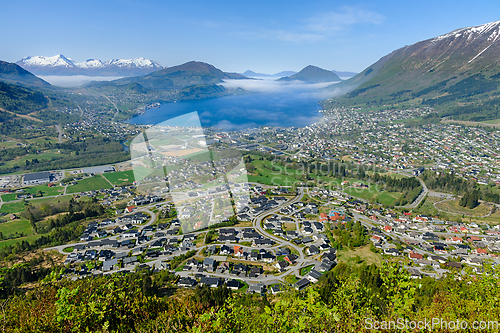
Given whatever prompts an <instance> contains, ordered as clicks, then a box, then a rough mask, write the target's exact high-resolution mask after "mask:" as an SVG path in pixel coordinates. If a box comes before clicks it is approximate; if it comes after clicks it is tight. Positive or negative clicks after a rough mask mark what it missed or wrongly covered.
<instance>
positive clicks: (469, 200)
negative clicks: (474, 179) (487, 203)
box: [458, 189, 479, 209]
mask: <svg viewBox="0 0 500 333" xmlns="http://www.w3.org/2000/svg"><path fill="white" fill-rule="evenodd" d="M458 204H459V205H460V206H462V207H467V208H469V209H474V208H476V207H477V206H479V190H477V189H476V190H474V191H472V192H467V193H465V194H464V196H463V197H462V198H461V199H460V201H459V202H458Z"/></svg>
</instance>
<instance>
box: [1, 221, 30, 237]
mask: <svg viewBox="0 0 500 333" xmlns="http://www.w3.org/2000/svg"><path fill="white" fill-rule="evenodd" d="M0 232H1V233H2V234H3V235H4V236H5V237H10V236H12V235H15V234H16V232H17V233H19V234H21V233H23V234H24V235H26V236H30V235H32V234H33V230H32V229H31V225H30V222H29V221H28V220H24V219H20V220H13V221H8V222H4V223H0Z"/></svg>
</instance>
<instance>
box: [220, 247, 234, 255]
mask: <svg viewBox="0 0 500 333" xmlns="http://www.w3.org/2000/svg"><path fill="white" fill-rule="evenodd" d="M232 253H233V251H232V250H231V248H230V247H229V246H227V245H222V246H221V247H220V254H221V255H230V254H232Z"/></svg>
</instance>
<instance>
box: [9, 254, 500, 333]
mask: <svg viewBox="0 0 500 333" xmlns="http://www.w3.org/2000/svg"><path fill="white" fill-rule="evenodd" d="M19 271H20V268H19V267H14V268H11V269H9V272H8V273H7V274H5V273H4V281H3V282H2V286H5V280H6V279H12V278H13V277H14V278H15V276H14V275H15V274H14V273H13V272H19ZM63 272H64V269H62V270H60V269H57V270H54V271H53V272H52V273H50V274H48V275H47V276H46V277H45V278H44V280H43V281H42V282H41V283H40V285H39V287H37V288H36V289H34V290H30V291H28V292H26V293H24V291H25V290H23V289H17V292H14V291H15V290H11V293H10V296H9V297H8V298H6V299H5V300H4V301H3V302H2V307H3V310H4V312H3V313H2V314H1V315H0V316H1V317H2V320H1V321H0V322H1V323H2V328H3V331H5V332H87V331H88V332H363V331H368V328H369V326H368V325H367V323H369V322H373V321H379V322H380V321H397V320H398V319H402V320H403V321H404V320H410V321H421V320H425V319H426V318H427V319H428V320H430V319H431V318H442V319H443V320H445V321H456V320H460V321H466V322H467V323H469V327H470V326H471V325H472V323H473V322H474V321H485V322H487V321H495V320H498V318H500V306H499V303H498V302H497V298H498V295H499V294H500V284H499V283H498V278H499V277H500V275H499V273H500V272H499V271H498V268H497V269H496V270H495V269H493V268H491V267H488V268H487V269H486V270H485V273H488V274H482V275H476V276H474V275H472V274H470V275H468V276H462V277H461V278H458V275H454V274H452V275H450V276H448V277H446V278H443V279H441V280H435V279H431V278H424V279H421V280H419V279H411V278H410V276H409V275H408V274H407V273H406V271H404V269H402V268H401V267H399V266H397V265H394V264H387V263H384V264H382V265H381V266H375V265H370V266H367V265H361V266H359V267H357V268H356V267H354V266H348V265H346V264H343V263H340V264H339V265H338V266H337V267H336V268H335V269H334V270H333V271H331V272H329V273H328V274H326V275H325V276H324V277H323V278H322V279H321V280H320V282H319V283H318V284H317V285H315V286H313V287H310V288H308V289H306V290H305V291H300V292H299V291H295V290H293V289H289V290H286V291H285V292H283V293H281V294H278V295H276V296H260V295H249V294H239V293H234V292H231V291H230V290H228V289H226V288H225V287H219V288H215V289H210V288H208V287H196V289H194V291H190V290H185V289H176V287H175V282H176V279H177V278H176V276H175V275H173V274H171V273H169V272H167V271H160V272H156V273H151V272H140V273H129V274H125V275H114V276H102V277H94V278H86V279H81V280H77V281H69V280H66V279H63V280H59V278H60V275H61V273H63ZM470 273H472V272H470ZM16 276H17V277H18V278H22V273H21V276H19V274H18V275H16ZM285 289H286V287H285ZM407 331H411V330H407ZM438 331H443V332H446V331H452V330H446V329H438ZM491 331H494V330H491Z"/></svg>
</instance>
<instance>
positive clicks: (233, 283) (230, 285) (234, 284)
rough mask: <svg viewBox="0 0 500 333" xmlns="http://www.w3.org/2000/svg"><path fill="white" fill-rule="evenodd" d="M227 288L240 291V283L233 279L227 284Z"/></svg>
mask: <svg viewBox="0 0 500 333" xmlns="http://www.w3.org/2000/svg"><path fill="white" fill-rule="evenodd" d="M226 287H228V288H229V289H232V290H238V289H239V288H240V281H238V280H235V279H232V280H229V281H227V282H226Z"/></svg>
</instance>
